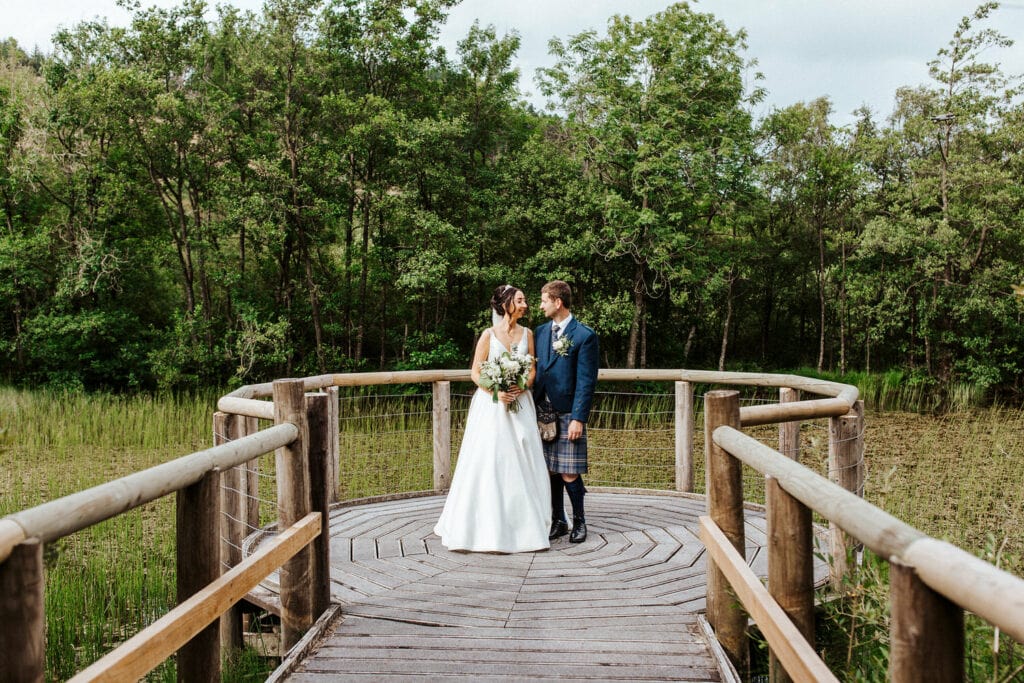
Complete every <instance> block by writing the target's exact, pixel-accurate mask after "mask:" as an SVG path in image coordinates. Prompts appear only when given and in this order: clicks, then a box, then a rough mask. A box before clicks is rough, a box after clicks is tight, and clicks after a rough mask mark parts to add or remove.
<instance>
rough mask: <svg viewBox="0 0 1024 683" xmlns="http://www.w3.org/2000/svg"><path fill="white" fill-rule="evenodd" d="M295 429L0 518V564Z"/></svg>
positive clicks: (262, 449) (288, 436)
mask: <svg viewBox="0 0 1024 683" xmlns="http://www.w3.org/2000/svg"><path fill="white" fill-rule="evenodd" d="M297 434H298V430H297V429H296V427H295V425H292V424H280V425H276V426H274V427H270V428H268V429H264V430H263V431H261V432H257V433H256V434H250V435H249V436H246V437H243V438H241V439H238V440H237V441H232V442H230V443H226V444H222V445H220V446H214V447H213V448H207V449H206V450H202V451H197V452H195V453H191V454H189V455H185V456H182V457H180V458H177V459H175V460H172V461H170V462H166V463H162V464H160V465H156V466H154V467H150V468H149V469H146V470H143V471H141V472H135V473H134V474H129V475H128V476H126V477H121V478H120V479H115V480H113V481H108V482H106V483H104V484H100V485H99V486H94V487H92V488H89V489H85V490H84V491H79V492H77V493H73V494H71V495H69V496H64V497H63V498H58V499H57V500H52V501H49V502H47V503H43V504H42V505H37V506H36V507H33V508H29V509H27V510H22V511H20V512H16V513H14V514H12V515H8V516H7V517H4V518H3V519H0V562H3V561H4V560H6V559H7V557H8V556H9V555H10V553H11V549H12V548H13V547H14V546H16V545H17V544H18V543H21V542H22V541H24V540H25V539H27V538H38V539H39V540H41V541H44V542H47V541H53V540H56V539H58V538H62V537H64V536H67V535H69V534H73V533H74V532H76V531H80V530H82V529H84V528H86V527H89V526H92V525H93V524H96V523H98V522H102V521H104V520H106V519H110V518H111V517H115V516H117V515H119V514H121V513H122V512H126V511H128V510H131V509H133V508H136V507H139V506H140V505H145V504H146V503H149V502H152V501H154V500H156V499H158V498H161V497H163V496H166V495H167V494H169V493H173V492H175V491H180V490H181V489H183V488H185V487H186V486H190V485H192V484H194V483H196V482H197V481H199V480H200V479H201V478H202V477H203V476H204V475H205V474H206V473H207V472H211V471H213V470H215V469H220V470H225V469H228V468H231V467H235V466H236V465H240V464H242V463H244V462H246V461H248V460H251V459H252V458H255V457H257V456H260V455H262V454H264V453H267V452H270V451H272V450H274V449H275V448H278V447H280V446H284V445H285V444H288V443H291V442H292V441H294V440H295V438H296V436H297Z"/></svg>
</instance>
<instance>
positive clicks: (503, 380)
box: [480, 351, 533, 413]
mask: <svg viewBox="0 0 1024 683" xmlns="http://www.w3.org/2000/svg"><path fill="white" fill-rule="evenodd" d="M531 367H533V356H531V355H529V354H523V353H519V352H518V351H513V352H511V353H510V352H508V351H506V352H504V353H502V354H501V357H500V358H498V359H497V360H493V361H492V360H488V361H484V362H483V363H482V364H481V365H480V386H481V387H483V388H484V389H488V390H490V392H491V396H492V397H493V399H494V402H495V403H497V402H498V393H499V392H502V391H508V390H509V389H511V388H512V387H519V388H520V389H524V390H525V389H526V383H527V381H528V380H529V378H530V368H531ZM507 408H508V410H509V411H510V412H513V413H515V412H518V411H519V402H518V401H513V402H512V403H510V404H508V406H507Z"/></svg>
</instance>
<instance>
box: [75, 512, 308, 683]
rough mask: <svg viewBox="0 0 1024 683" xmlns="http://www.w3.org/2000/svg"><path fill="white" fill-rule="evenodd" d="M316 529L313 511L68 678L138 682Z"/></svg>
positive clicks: (233, 602)
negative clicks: (90, 664)
mask: <svg viewBox="0 0 1024 683" xmlns="http://www.w3.org/2000/svg"><path fill="white" fill-rule="evenodd" d="M319 533H320V515H319V514H316V513H312V514H310V515H307V516H306V517H304V518H303V519H302V520H300V521H299V522H298V523H297V524H295V525H294V526H292V527H291V528H289V529H286V530H285V531H284V532H282V533H281V534H279V535H278V536H276V537H275V538H274V539H273V540H272V541H269V542H268V543H266V544H265V545H264V546H262V547H261V548H260V549H259V550H257V551H256V553H255V554H253V555H251V556H249V557H247V558H246V559H245V560H243V561H242V563H241V564H239V565H238V566H237V567H234V568H232V569H231V570H230V571H228V572H227V573H226V574H223V575H221V576H220V577H219V578H218V579H216V580H215V581H214V582H213V583H211V584H210V585H208V586H206V587H205V588H203V589H202V590H200V591H199V592H197V593H196V594H195V595H193V596H192V597H191V598H189V599H188V600H186V601H185V602H183V603H181V604H180V605H178V606H177V607H175V608H174V609H172V610H171V611H170V612H168V613H167V614H165V615H164V616H163V617H161V618H160V619H157V620H156V621H155V622H153V623H152V624H150V625H149V626H147V627H146V628H145V629H143V630H142V631H139V632H138V633H137V634H135V635H134V636H132V637H131V638H129V639H128V640H127V641H125V642H124V643H123V644H122V645H120V646H119V647H118V648H117V649H116V650H114V651H113V652H110V653H108V654H107V655H106V656H104V657H103V658H102V659H100V660H98V661H96V662H95V663H93V664H92V666H90V667H88V668H87V669H85V670H83V671H81V672H79V673H78V674H77V675H75V677H74V678H72V679H71V681H74V682H75V683H81V682H84V681H100V680H137V679H139V678H142V677H143V676H145V675H146V674H147V673H148V672H150V671H152V670H153V668H155V667H156V666H157V665H158V664H160V663H161V662H162V661H164V660H165V659H167V658H168V657H169V656H171V655H172V654H173V653H174V652H175V651H176V650H178V649H179V648H180V647H181V646H182V645H183V644H184V643H185V642H187V641H188V640H189V639H190V638H192V636H194V635H195V634H197V633H199V632H200V631H201V630H203V629H204V628H206V626H207V625H208V624H209V623H211V622H212V621H213V620H214V619H216V618H217V617H219V616H220V615H221V614H223V613H224V612H225V611H226V610H227V609H228V608H229V607H231V605H233V604H235V603H236V602H238V601H239V600H240V599H242V598H243V597H244V596H245V594H246V593H247V592H249V591H250V590H251V589H252V588H253V587H255V586H256V585H257V584H258V583H259V582H260V580H261V579H262V578H263V577H264V576H266V575H267V574H269V573H270V572H271V571H272V570H273V569H276V568H277V567H280V566H281V564H282V563H284V562H285V561H286V560H287V559H288V558H290V557H293V556H294V555H295V553H297V552H298V551H300V550H301V549H302V548H304V547H306V545H308V544H309V542H310V541H311V540H313V539H314V538H316V536H317V534H319Z"/></svg>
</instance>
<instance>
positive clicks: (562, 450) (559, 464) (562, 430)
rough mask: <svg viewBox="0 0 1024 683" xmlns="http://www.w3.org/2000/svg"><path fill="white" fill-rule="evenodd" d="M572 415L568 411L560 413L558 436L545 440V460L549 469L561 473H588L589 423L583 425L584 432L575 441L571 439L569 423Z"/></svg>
mask: <svg viewBox="0 0 1024 683" xmlns="http://www.w3.org/2000/svg"><path fill="white" fill-rule="evenodd" d="M571 418H572V416H571V415H569V414H568V413H564V414H559V415H558V438H557V439H555V440H554V441H545V442H543V443H544V460H545V461H546V462H547V464H548V471H550V472H558V473H560V474H586V473H587V425H583V434H582V435H581V436H580V438H578V439H576V440H575V441H569V423H570V422H572V419H571Z"/></svg>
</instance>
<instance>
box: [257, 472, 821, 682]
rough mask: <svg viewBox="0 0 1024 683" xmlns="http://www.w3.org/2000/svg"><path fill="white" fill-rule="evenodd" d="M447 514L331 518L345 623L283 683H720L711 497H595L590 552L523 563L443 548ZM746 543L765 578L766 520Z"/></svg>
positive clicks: (393, 507) (346, 513)
mask: <svg viewBox="0 0 1024 683" xmlns="http://www.w3.org/2000/svg"><path fill="white" fill-rule="evenodd" d="M443 503H444V498H443V497H442V496H428V497H422V498H411V499H404V500H398V501H389V502H381V503H372V504H367V505H360V506H354V507H339V508H335V510H334V511H333V513H332V515H331V565H332V567H331V575H332V590H333V594H334V598H335V600H336V601H338V602H340V603H341V605H342V613H343V616H342V618H341V619H340V620H338V622H337V623H335V624H333V625H332V630H331V631H330V633H329V634H328V635H326V636H324V637H322V638H321V639H320V640H319V642H318V643H317V645H316V646H315V648H313V650H312V651H311V652H310V653H309V655H308V656H307V657H305V658H304V659H303V660H302V661H300V662H298V663H297V665H296V666H295V667H294V670H293V671H292V672H291V673H290V675H289V677H288V678H287V679H286V680H292V681H305V682H317V683H320V682H324V681H328V680H339V679H344V680H375V681H384V680H392V679H404V678H409V677H414V676H415V677H426V678H431V679H434V678H445V677H458V678H472V679H476V680H485V679H486V680H495V679H500V680H515V679H519V680H543V679H559V680H574V679H577V680H583V679H591V680H593V679H600V680H633V681H636V680H686V681H691V680H692V681H719V680H723V678H722V673H721V672H720V670H719V667H718V663H717V660H716V659H715V658H714V657H713V656H712V654H711V649H710V647H709V642H708V640H707V638H706V636H705V635H704V631H703V629H702V628H701V626H700V624H699V622H698V613H699V612H701V611H702V610H703V609H704V593H705V585H704V583H705V552H704V547H703V546H702V544H701V543H700V541H699V540H698V537H697V518H698V517H699V516H700V515H702V514H705V512H704V511H705V503H704V499H703V498H702V497H694V496H673V495H656V494H649V495H648V494H636V493H610V492H594V493H591V494H589V495H588V496H587V518H588V519H587V524H588V527H589V538H588V539H587V541H586V542H585V543H582V544H570V543H569V542H568V537H564V538H561V539H559V540H557V541H555V542H554V543H553V545H552V548H551V550H548V551H545V552H539V553H521V554H514V555H499V554H487V553H457V552H450V551H448V550H446V549H445V548H444V547H443V546H442V545H441V543H440V539H438V537H437V536H435V535H434V534H433V533H432V529H433V526H434V523H435V522H436V521H437V518H438V515H439V514H440V512H441V507H442V505H443ZM746 538H747V559H748V562H749V563H750V564H751V566H752V567H753V568H754V570H755V571H756V572H757V573H758V574H760V575H761V576H764V574H765V572H766V567H765V561H764V557H765V553H764V552H763V546H764V544H765V519H764V516H763V513H760V512H757V511H753V510H748V511H747V521H746ZM815 562H816V565H815V576H816V577H817V578H818V580H819V581H823V580H824V579H825V578H826V576H827V571H828V569H827V566H826V565H825V563H824V562H823V561H821V560H816V561H815ZM268 588H271V589H274V588H276V586H273V585H270V586H268Z"/></svg>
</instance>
